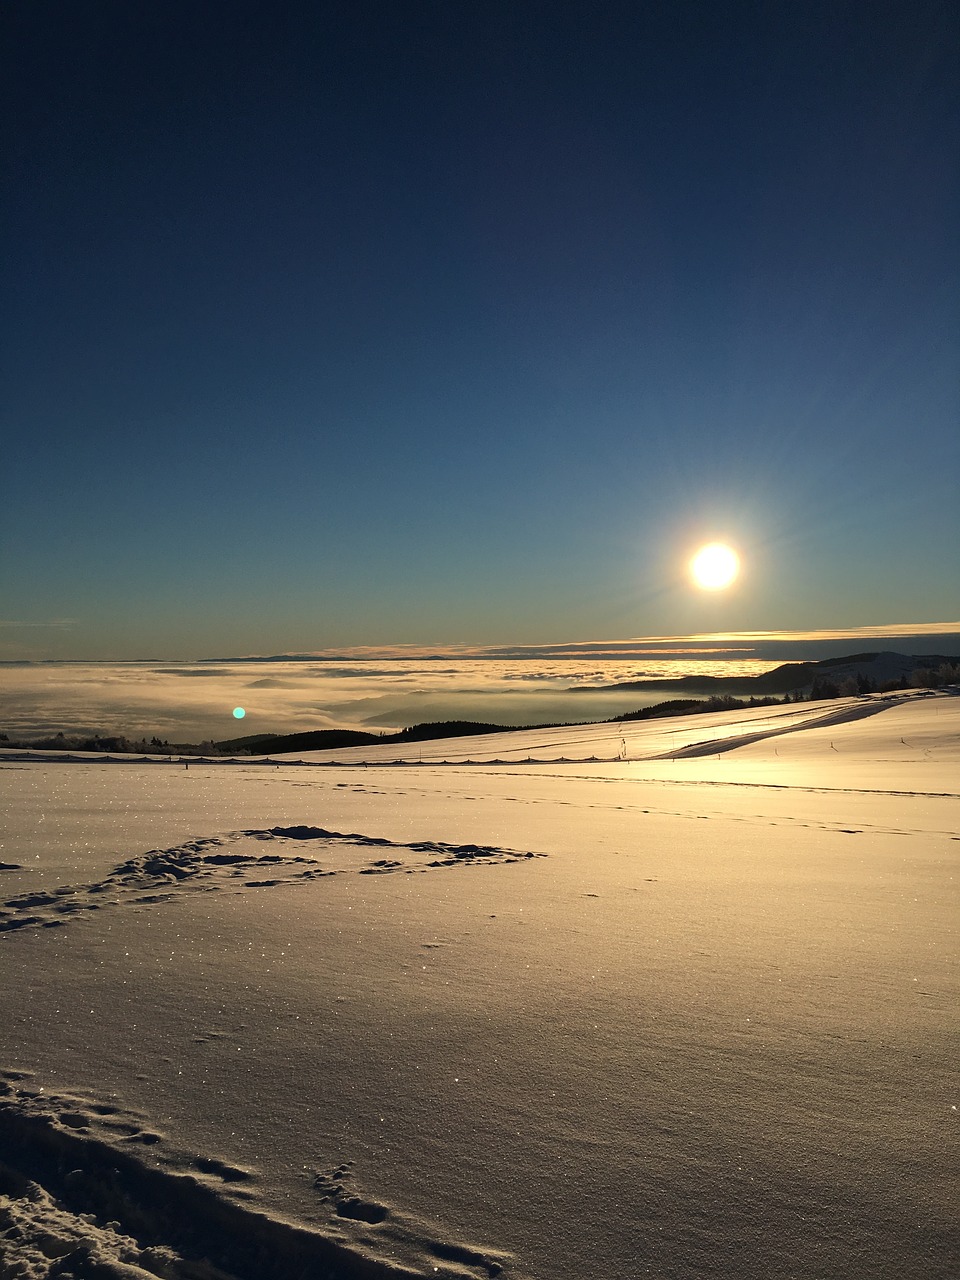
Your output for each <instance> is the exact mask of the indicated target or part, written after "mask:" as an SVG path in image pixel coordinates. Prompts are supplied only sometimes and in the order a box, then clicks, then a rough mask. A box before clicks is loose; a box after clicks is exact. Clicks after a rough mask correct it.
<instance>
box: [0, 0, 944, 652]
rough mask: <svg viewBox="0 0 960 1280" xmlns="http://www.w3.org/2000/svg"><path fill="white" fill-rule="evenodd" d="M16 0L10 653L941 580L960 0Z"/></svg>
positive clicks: (587, 611)
mask: <svg viewBox="0 0 960 1280" xmlns="http://www.w3.org/2000/svg"><path fill="white" fill-rule="evenodd" d="M3 24H4V26H5V28H6V30H5V33H4V39H3V46H4V50H5V52H4V55H3V56H4V62H5V65H4V67H3V76H2V80H3V90H2V92H3V97H4V104H3V114H4V119H5V121H6V126H5V127H6V130H7V137H6V139H5V143H4V146H5V153H6V154H7V155H8V156H9V160H8V163H7V166H6V176H5V179H4V183H3V218H4V224H3V225H4V236H3V241H4V245H5V262H4V281H5V303H4V306H3V316H2V323H3V331H2V334H0V338H2V368H0V375H2V382H3V386H4V394H3V398H2V422H0V431H2V437H3V440H4V442H5V443H4V449H3V455H4V457H3V467H2V471H0V591H2V597H0V598H2V605H0V612H2V618H0V621H3V622H5V623H6V624H7V625H6V626H4V627H2V628H0V656H3V657H8V658H17V657H67V658H70V657H77V658H80V657H84V658H89V657H104V658H107V657H118V658H123V657H138V656H161V657H162V656H171V657H172V656H177V657H188V656H196V657H202V656H211V655H216V654H225V653H226V654H230V653H233V654H239V653H283V652H297V651H308V650H313V649H321V648H328V647H331V646H334V647H336V646H351V645H387V644H399V643H422V644H454V643H467V644H511V643H548V642H562V641H567V640H578V639H586V638H599V637H618V636H634V635H644V636H649V635H657V634H671V635H681V634H687V633H700V632H712V631H717V630H734V631H740V630H758V629H759V630H768V629H814V630H816V629H820V628H841V629H842V628H847V627H849V628H855V627H868V626H871V625H875V624H887V623H904V624H908V623H916V624H919V623H927V622H937V621H943V620H947V619H953V618H956V617H957V616H958V608H957V605H958V602H960V580H958V569H957V559H956V551H955V548H956V546H957V545H960V519H958V503H957V498H956V495H957V480H958V472H960V468H958V443H957V440H958V433H957V429H956V427H957V421H958V410H960V394H958V363H960V362H958V355H960V317H958V304H957V298H958V296H960V292H958V287H957V286H958V271H957V253H958V236H957V230H958V218H957V214H958V198H957V197H958V163H957V158H956V145H955V144H956V137H957V125H958V116H960V112H958V102H957V85H956V75H955V71H956V65H957V57H956V55H957V52H958V43H960V41H958V26H960V17H958V11H957V9H956V7H955V6H954V5H952V4H947V3H943V4H940V3H931V2H928V0H917V2H915V3H911V4H909V5H907V4H901V3H898V4H888V3H871V4H869V5H865V4H862V3H842V2H840V3H830V4H819V3H803V4H797V5H783V4H779V3H777V4H773V3H764V2H762V0H761V2H760V3H758V4H745V3H743V4H741V3H726V4H725V3H719V4H718V3H683V2H678V3H671V4H663V5H658V4H650V5H638V4H620V3H602V2H601V3H594V4H579V3H569V4H557V3H529V2H527V0H513V2H512V3H498V2H497V0H485V2H484V3H469V2H468V3H463V4H455V5H453V4H445V3H416V4H414V3H403V2H402V0H395V2H393V3H383V4H372V3H365V2H364V0H352V2H350V3H325V4H322V5H318V4H300V3H283V2H282V0H281V2H280V3H277V4H274V5H262V4H256V3H244V2H243V0H235V2H234V3H230V4H221V3H217V2H216V0H214V2H212V3H204V4H201V5H196V4H186V3H179V2H178V0H171V2H169V3H165V4H163V5H158V6H153V7H145V6H132V5H128V4H124V3H119V2H117V3H98V4H95V5H86V4H62V3H56V4H54V3H47V2H45V0H30V2H29V3H28V2H27V0H14V2H13V3H10V4H8V5H6V6H5V10H4V16H3ZM715 537H723V538H726V539H729V540H730V541H732V542H733V543H734V544H735V545H736V546H737V547H738V549H739V550H740V552H741V555H742V558H743V566H744V573H743V576H742V578H741V580H740V582H739V583H738V585H737V586H736V587H735V588H733V589H732V590H731V591H729V592H727V593H724V594H723V595H705V594H703V593H697V592H695V591H693V590H692V589H691V588H690V587H689V585H688V584H687V582H686V580H685V577H684V571H683V570H684V564H685V561H686V559H687V557H688V556H689V554H690V553H691V552H692V551H693V550H694V549H695V547H696V546H697V545H698V544H699V543H700V542H702V541H704V540H709V539H712V538H715ZM13 624H16V625H13ZM55 624H58V625H55Z"/></svg>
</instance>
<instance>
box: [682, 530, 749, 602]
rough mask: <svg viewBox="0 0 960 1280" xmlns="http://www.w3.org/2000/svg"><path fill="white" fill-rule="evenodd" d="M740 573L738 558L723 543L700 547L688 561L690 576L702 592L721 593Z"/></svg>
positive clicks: (712, 543)
mask: <svg viewBox="0 0 960 1280" xmlns="http://www.w3.org/2000/svg"><path fill="white" fill-rule="evenodd" d="M739 572H740V557H739V556H738V555H737V553H736V552H735V551H734V549H733V548H732V547H728V546H726V545H725V544H724V543H723V542H711V543H710V544H709V545H708V546H706V547H701V548H700V550H699V551H698V552H697V554H696V555H695V556H694V557H693V559H692V560H691V561H690V574H691V576H692V577H693V580H694V582H695V583H696V584H697V586H698V587H701V588H702V589H703V590H704V591H722V590H723V589H724V587H729V586H730V584H731V582H733V580H734V579H735V578H736V576H737V574H738V573H739Z"/></svg>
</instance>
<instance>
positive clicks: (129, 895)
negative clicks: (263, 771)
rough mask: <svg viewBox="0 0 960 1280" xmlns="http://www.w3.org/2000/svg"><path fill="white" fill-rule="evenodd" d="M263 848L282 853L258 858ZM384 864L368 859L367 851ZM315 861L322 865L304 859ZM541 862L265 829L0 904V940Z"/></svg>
mask: <svg viewBox="0 0 960 1280" xmlns="http://www.w3.org/2000/svg"><path fill="white" fill-rule="evenodd" d="M265 844H268V845H273V846H274V847H277V848H279V849H281V850H282V852H279V853H264V852H262V849H263V846H264V845H265ZM385 850H386V851H389V854H390V856H389V857H383V856H381V857H377V858H371V857H370V853H371V851H377V852H382V851H385ZM315 853H317V854H320V855H321V856H322V861H321V860H320V859H319V858H317V857H314V856H312V855H313V854H315ZM543 857H546V854H542V853H529V852H521V851H517V850H513V849H501V848H499V847H497V846H495V845H479V844H448V843H446V842H445V841H442V840H411V841H406V842H403V841H395V840H387V839H385V838H384V837H382V836H367V835H361V834H359V833H358V832H341V831H328V830H326V829H325V828H323V827H311V826H292V827H268V828H265V829H252V830H245V831H232V832H227V833H225V834H222V835H214V836H203V837H198V838H196V839H193V840H187V841H184V843H183V844H179V845H175V846H174V847H173V848H170V849H151V850H150V851H149V852H148V853H144V854H140V855H139V856H137V857H134V858H129V859H128V860H127V861H126V862H121V863H119V864H118V865H117V866H116V867H114V869H113V871H111V872H110V874H109V875H108V876H106V877H105V878H104V879H103V880H100V881H97V882H95V883H93V884H82V885H61V886H59V887H58V888H56V889H51V890H41V891H36V890H35V891H29V892H26V893H21V894H17V895H16V896H15V897H12V898H8V899H6V901H4V902H0V933H3V932H11V931H14V930H17V929H25V928H38V929H40V928H43V929H54V928H58V927H62V926H64V925H66V924H67V923H69V922H70V921H71V920H75V919H77V918H82V917H83V916H84V915H89V913H91V912H94V911H99V910H101V909H103V908H105V907H117V906H122V905H126V904H135V905H138V906H142V905H150V904H154V903H158V902H165V901H168V900H170V899H172V898H175V897H176V896H177V895H178V894H179V893H183V892H191V891H192V892H213V891H218V890H223V889H234V890H239V889H264V888H271V887H273V886H276V885H284V884H297V883H302V882H304V881H308V880H315V879H318V878H320V877H324V876H334V875H342V874H345V873H351V872H352V873H358V874H360V875H388V874H391V873H393V872H398V871H403V872H408V873H410V872H414V871H417V872H421V871H429V870H431V869H433V868H436V867H452V866H470V865H476V864H479V863H483V864H490V863H495V862H519V861H521V860H523V859H527V858H543Z"/></svg>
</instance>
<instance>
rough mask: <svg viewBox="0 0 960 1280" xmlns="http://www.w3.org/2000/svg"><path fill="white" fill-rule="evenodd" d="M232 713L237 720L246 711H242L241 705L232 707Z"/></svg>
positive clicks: (240, 718) (241, 717)
mask: <svg viewBox="0 0 960 1280" xmlns="http://www.w3.org/2000/svg"><path fill="white" fill-rule="evenodd" d="M233 714H234V715H235V716H236V718H237V719H238V720H242V719H243V717H244V716H245V715H246V714H247V713H246V712H245V711H244V709H243V707H234V708H233Z"/></svg>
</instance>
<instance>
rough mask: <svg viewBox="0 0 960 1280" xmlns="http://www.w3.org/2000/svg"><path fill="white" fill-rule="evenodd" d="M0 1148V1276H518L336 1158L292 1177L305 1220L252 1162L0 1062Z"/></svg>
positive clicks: (172, 1279) (100, 1279) (168, 1279)
mask: <svg viewBox="0 0 960 1280" xmlns="http://www.w3.org/2000/svg"><path fill="white" fill-rule="evenodd" d="M0 1152H2V1159H0V1276H2V1277H4V1280H7V1278H8V1277H9V1278H10V1280H13V1278H14V1277H16V1278H17V1280H53V1277H64V1280H66V1278H67V1277H69V1278H70V1280H155V1278H156V1277H163V1280H294V1278H296V1280H387V1278H389V1280H421V1278H422V1277H424V1276H428V1275H429V1276H432V1277H436V1280H494V1278H495V1277H498V1276H503V1277H506V1276H507V1275H508V1274H509V1275H511V1276H513V1277H515V1278H516V1280H520V1278H519V1276H518V1275H517V1273H516V1271H515V1270H514V1269H513V1268H512V1266H511V1263H512V1259H511V1257H510V1255H509V1254H506V1253H504V1252H502V1251H499V1250H496V1249H489V1248H482V1247H479V1246H475V1245H472V1244H469V1243H465V1242H463V1241H458V1240H454V1239H449V1238H444V1236H443V1235H442V1234H440V1233H438V1231H437V1228H436V1227H435V1226H433V1225H431V1224H429V1223H425V1222H422V1221H420V1220H419V1219H416V1218H414V1217H412V1216H411V1215H409V1214H406V1213H403V1212H401V1211H399V1210H397V1209H395V1208H394V1207H393V1206H391V1205H389V1204H385V1203H382V1202H380V1201H376V1200H372V1199H370V1198H369V1197H367V1196H365V1195H364V1194H363V1193H362V1192H361V1191H360V1190H359V1189H357V1188H356V1187H354V1185H353V1183H352V1172H351V1168H352V1166H351V1162H350V1161H346V1162H343V1163H340V1164H339V1165H336V1166H331V1167H328V1168H327V1169H323V1170H321V1169H315V1170H313V1171H308V1172H307V1173H305V1189H306V1190H308V1191H309V1186H310V1183H311V1182H312V1188H313V1191H314V1192H315V1193H316V1201H315V1203H316V1212H315V1214H313V1215H312V1217H313V1220H312V1221H310V1222H299V1223H295V1222H291V1221H286V1220H284V1219H281V1218H278V1217H276V1216H273V1215H272V1214H271V1213H270V1212H269V1210H268V1209H267V1208H266V1207H265V1206H264V1205H263V1204H262V1203H261V1202H260V1199H259V1195H258V1181H257V1174H256V1171H255V1170H254V1169H250V1168H242V1167H240V1166H237V1165H234V1164H230V1163H228V1162H226V1161H223V1160H220V1159H218V1158H217V1156H216V1155H212V1154H209V1153H197V1152H188V1151H183V1150H179V1149H177V1148H176V1147H175V1146H174V1145H173V1144H171V1143H170V1142H169V1141H168V1139H167V1137H166V1136H165V1135H164V1134H162V1133H159V1132H157V1131H156V1129H154V1128H152V1127H150V1126H149V1125H148V1124H147V1123H146V1121H145V1117H144V1116H142V1115H141V1114H139V1113H136V1112H133V1111H130V1110H127V1109H125V1108H124V1107H122V1106H120V1105H119V1104H118V1103H116V1102H115V1101H114V1100H112V1099H109V1098H96V1097H94V1096H91V1095H89V1094H80V1093H63V1094H55V1093H49V1092H47V1091H46V1090H44V1089H43V1088H39V1087H37V1086H36V1085H35V1084H34V1082H33V1081H32V1079H31V1074H30V1073H29V1072H23V1071H13V1070H0ZM306 1179H309V1181H306Z"/></svg>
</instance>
